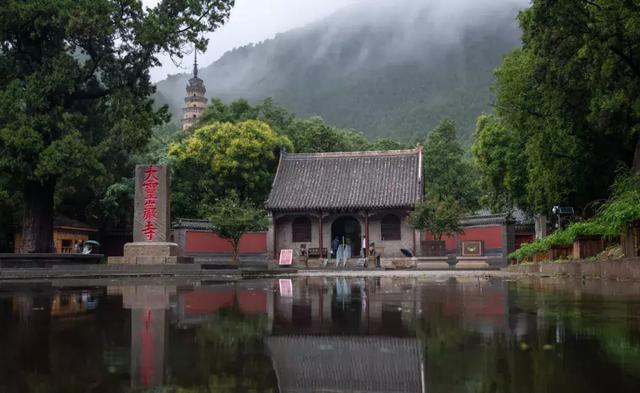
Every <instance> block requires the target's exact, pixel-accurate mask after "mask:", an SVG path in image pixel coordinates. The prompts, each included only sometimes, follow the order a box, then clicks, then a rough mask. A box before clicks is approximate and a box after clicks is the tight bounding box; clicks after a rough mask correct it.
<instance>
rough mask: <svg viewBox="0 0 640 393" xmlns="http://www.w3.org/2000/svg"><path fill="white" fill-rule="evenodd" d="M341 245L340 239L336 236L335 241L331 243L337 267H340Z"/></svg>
mask: <svg viewBox="0 0 640 393" xmlns="http://www.w3.org/2000/svg"><path fill="white" fill-rule="evenodd" d="M339 245H340V239H339V238H338V235H336V237H335V239H333V240H332V241H331V256H332V257H334V258H336V266H338V246H339Z"/></svg>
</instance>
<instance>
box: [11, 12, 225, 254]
mask: <svg viewBox="0 0 640 393" xmlns="http://www.w3.org/2000/svg"><path fill="white" fill-rule="evenodd" d="M233 4H234V1H233V0H185V1H161V2H159V4H158V5H156V6H155V7H143V4H142V1H139V0H50V1H39V0H31V1H17V0H9V1H5V2H4V3H3V5H2V7H1V8H0V173H1V174H2V175H1V176H3V177H8V178H9V181H10V182H11V183H12V184H14V185H15V186H16V187H17V188H18V189H20V190H21V192H22V194H23V206H24V214H23V220H22V224H23V225H22V229H23V236H24V237H23V239H24V248H25V251H28V252H48V251H50V250H51V245H52V229H53V228H52V226H53V212H54V194H55V193H56V190H57V189H58V190H59V189H60V188H62V187H64V186H67V185H73V184H80V185H83V184H87V183H88V182H87V178H88V177H90V178H91V179H92V181H91V183H93V184H91V186H92V187H96V188H103V187H104V186H105V185H106V184H108V183H109V181H108V180H109V178H110V177H111V176H113V175H114V174H117V173H118V172H119V171H120V170H121V169H122V166H123V164H124V163H126V162H127V159H128V156H129V154H130V153H131V152H135V151H140V150H141V149H142V148H143V147H144V146H145V144H146V142H147V140H148V139H149V136H150V134H151V128H152V127H153V126H154V125H158V124H160V123H162V122H164V121H166V120H168V116H167V111H166V108H161V109H159V110H154V109H153V105H152V104H153V102H152V100H151V99H150V98H149V97H150V95H151V94H152V93H153V92H154V87H153V85H152V84H151V81H150V78H149V69H150V68H151V67H154V66H158V65H159V64H160V62H159V60H158V57H157V56H158V54H160V53H166V54H169V55H170V56H172V57H174V58H176V57H177V58H181V57H182V55H183V53H184V50H185V47H187V45H188V44H189V43H195V45H196V47H197V48H198V49H200V50H203V49H204V48H205V47H206V44H207V40H206V39H205V38H203V35H202V33H205V32H208V31H213V30H215V29H216V28H217V27H219V26H220V25H221V24H223V23H224V21H225V20H226V19H227V17H228V15H229V12H230V9H231V7H232V6H233Z"/></svg>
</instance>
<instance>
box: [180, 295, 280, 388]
mask: <svg viewBox="0 0 640 393" xmlns="http://www.w3.org/2000/svg"><path fill="white" fill-rule="evenodd" d="M267 328H268V317H267V316H266V315H248V314H242V312H241V311H240V310H239V309H237V308H230V309H223V310H221V311H219V312H217V313H216V314H214V315H212V316H211V317H210V318H209V319H208V320H207V322H206V323H204V324H202V325H200V326H198V327H197V328H196V332H195V337H194V335H193V334H192V332H184V333H185V334H181V332H179V331H177V332H175V333H176V334H175V335H172V338H173V337H176V338H177V339H176V340H175V342H171V343H170V345H171V349H170V351H169V352H170V354H169V356H170V359H169V367H171V368H172V369H173V370H174V371H175V372H172V373H171V374H172V375H174V376H175V378H176V380H174V381H169V382H170V385H172V386H173V387H172V388H169V390H168V391H169V392H176V393H177V392H181V393H182V392H185V393H186V392H216V393H231V392H234V393H235V392H256V393H259V392H265V393H266V392H275V391H277V388H276V386H277V381H276V377H275V374H274V372H273V369H272V366H271V360H270V359H269V357H268V356H267V355H266V354H265V352H264V343H263V338H264V335H265V332H266V331H267ZM178 386H179V387H178Z"/></svg>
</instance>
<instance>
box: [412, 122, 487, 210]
mask: <svg viewBox="0 0 640 393" xmlns="http://www.w3.org/2000/svg"><path fill="white" fill-rule="evenodd" d="M424 179H425V192H426V194H427V195H429V196H432V197H435V198H437V199H438V200H447V199H449V198H452V199H453V200H455V201H456V202H458V204H459V205H460V206H462V207H463V208H465V209H467V210H473V209H475V208H477V206H478V194H479V191H478V188H477V185H476V184H477V182H476V177H475V176H474V168H473V166H472V165H471V163H470V162H468V161H467V160H466V159H465V157H464V150H463V149H462V147H461V146H460V143H459V142H458V140H457V137H456V126H455V123H454V122H453V121H451V120H448V119H445V120H443V121H442V122H441V123H440V124H439V125H438V126H437V127H436V128H435V129H433V130H432V131H430V132H429V134H428V135H427V138H426V140H425V142H424Z"/></svg>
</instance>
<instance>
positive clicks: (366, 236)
mask: <svg viewBox="0 0 640 393" xmlns="http://www.w3.org/2000/svg"><path fill="white" fill-rule="evenodd" d="M364 240H365V242H364V244H365V246H366V247H365V248H364V256H365V257H368V256H369V244H370V243H371V240H369V212H368V211H365V212H364Z"/></svg>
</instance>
